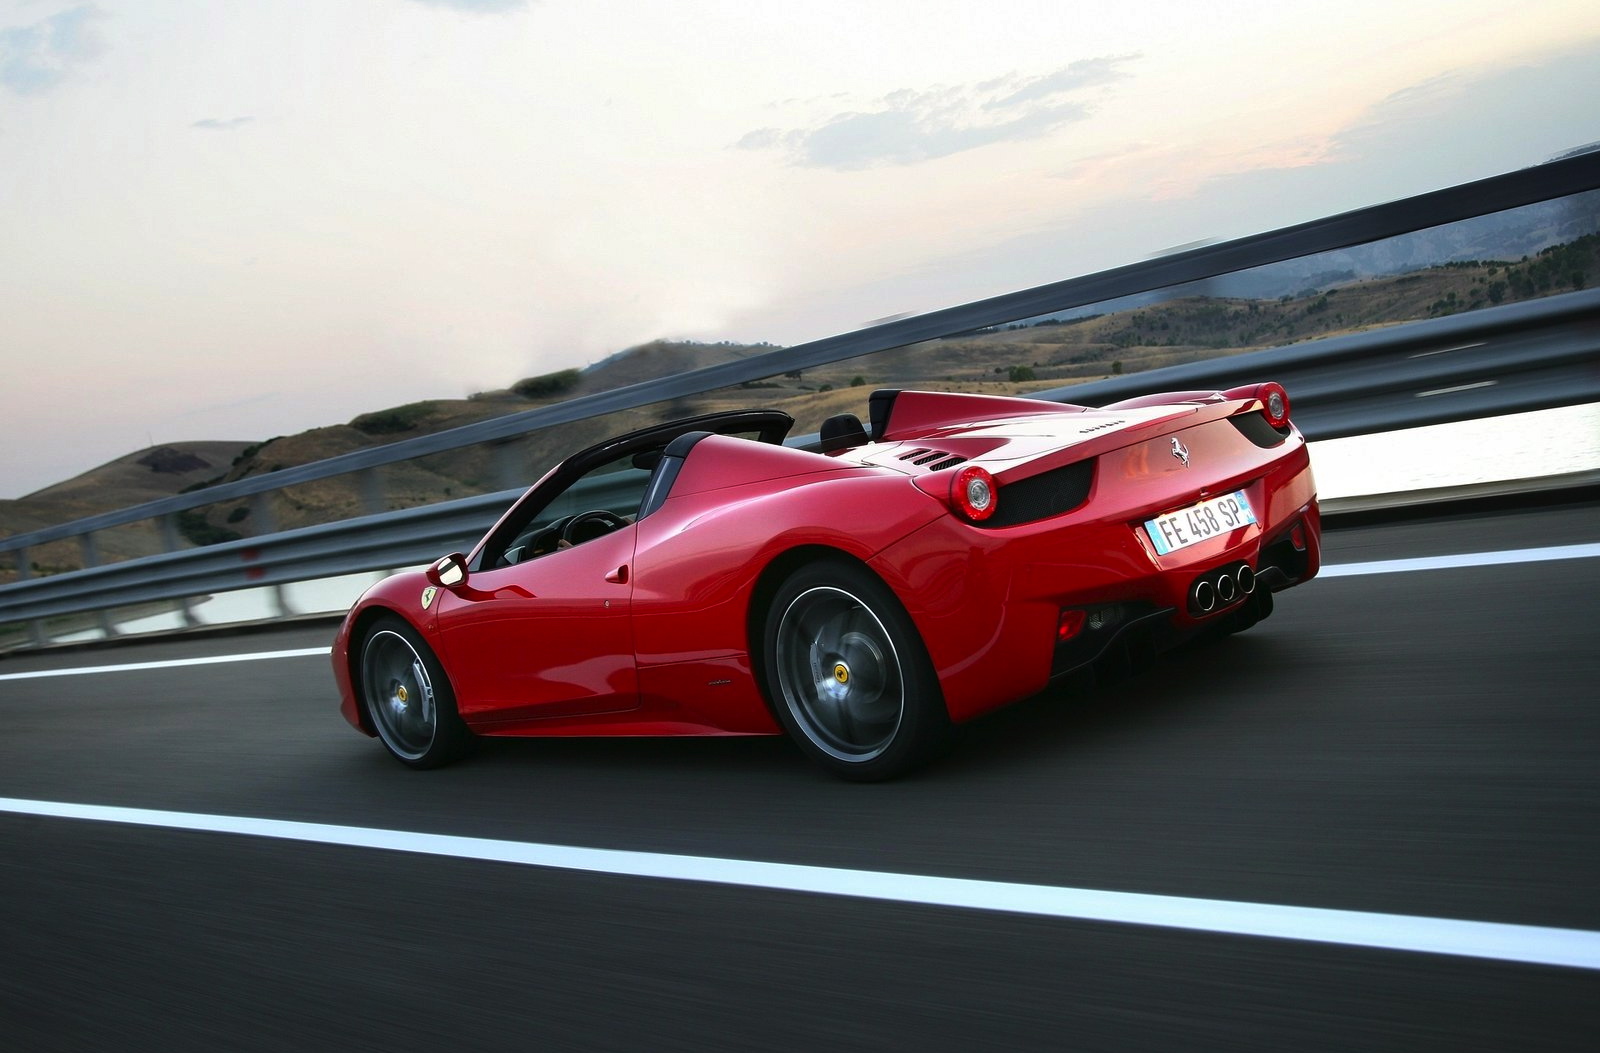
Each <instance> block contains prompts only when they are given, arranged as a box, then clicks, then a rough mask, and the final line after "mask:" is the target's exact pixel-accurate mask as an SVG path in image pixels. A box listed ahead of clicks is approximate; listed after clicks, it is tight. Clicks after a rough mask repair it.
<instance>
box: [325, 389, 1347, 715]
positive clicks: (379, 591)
mask: <svg viewBox="0 0 1600 1053" xmlns="http://www.w3.org/2000/svg"><path fill="white" fill-rule="evenodd" d="M1230 396H1232V397H1230ZM1169 398H1170V399H1171V400H1172V401H1170V402H1154V400H1152V399H1142V400H1139V401H1140V403H1144V404H1142V405H1135V404H1128V405H1123V406H1120V407H1114V408H1110V409H1105V410H1093V409H1085V408H1083V407H1075V406H1062V405H1056V404H1053V403H1044V402H1037V401H1033V400H1026V399H1011V398H997V397H986V396H963V395H944V394H933V393H925V392H900V393H898V395H897V396H895V397H894V398H893V400H892V412H890V413H889V415H888V417H887V420H886V421H885V422H883V423H884V425H885V426H883V427H881V428H880V429H879V435H878V441H874V442H861V443H857V444H855V445H853V446H851V447H849V448H846V449H843V450H839V451H836V452H833V453H831V454H819V453H813V452H808V451H805V450H797V449H791V448H787V447H782V446H775V445H770V444H763V443H755V442H752V441H750V440H748V439H743V438H735V437H732V436H728V435H712V436H709V437H706V438H704V439H702V440H700V441H698V442H697V443H696V444H694V445H693V448H692V450H691V451H690V452H689V453H688V455H687V456H686V457H685V458H684V459H683V460H682V465H681V469H680V470H679V471H678V474H677V476H676V478H675V480H674V481H672V483H671V489H670V491H668V492H667V496H666V498H665V500H664V501H663V502H661V503H660V504H659V506H658V507H655V508H654V509H653V510H651V511H648V512H647V514H645V515H644V516H643V517H642V518H640V519H639V520H638V521H637V522H630V523H628V524H627V525H626V526H623V527H621V528H619V529H615V530H614V531H613V532H611V533H607V534H605V535H604V536H601V537H597V538H595V539H593V540H589V541H586V542H584V543H582V544H579V545H577V546H576V547H573V548H570V549H563V550H560V551H551V552H548V553H547V554H544V555H540V556H538V558H536V559H532V560H530V561H528V562H522V563H516V564H514V565H510V566H504V567H495V568H481V567H480V568H478V569H474V570H473V571H472V572H471V573H470V574H469V575H468V577H467V580H466V581H465V582H464V583H462V584H460V585H457V586H453V587H435V588H434V593H433V595H432V596H430V597H429V600H430V602H429V603H427V604H426V605H424V600H423V597H424V591H425V590H428V589H430V585H429V581H428V578H427V577H426V576H425V574H424V573H423V572H422V571H411V572H406V573H402V574H399V575H396V576H394V577H391V578H388V579H386V580H385V581H383V582H381V583H379V584H378V585H376V586H374V587H373V588H372V589H371V590H369V591H368V592H367V593H366V595H364V596H363V597H362V598H361V599H360V600H359V601H358V603H357V604H356V606H355V607H354V608H353V609H352V610H351V612H350V615H349V616H348V617H347V618H346V620H345V622H344V624H343V625H342V626H341V628H340V630H339V633H338V636H337V638H336V640H335V644H334V649H333V666H334V673H335V678H336V681H337V683H338V686H339V690H340V694H341V701H342V704H341V712H342V713H343V715H344V717H345V719H346V720H348V721H349V722H350V723H351V724H352V725H354V726H356V727H358V728H361V729H362V730H364V731H366V732H367V733H369V734H371V733H372V728H371V727H370V726H368V723H367V717H366V715H365V714H364V713H363V712H362V707H361V706H360V705H359V704H358V698H359V694H360V692H359V690H358V685H356V684H355V683H354V676H355V671H354V669H353V663H352V659H351V655H352V648H359V644H360V640H361V637H362V634H363V631H364V627H365V626H366V625H367V624H368V623H369V622H370V620H371V619H372V618H373V617H374V616H377V615H381V614H383V613H393V614H398V615H399V616H401V617H402V618H404V619H405V620H406V621H407V622H409V623H410V624H411V625H412V626H413V627H414V628H415V629H417V631H418V632H419V633H421V634H422V636H423V637H424V638H425V639H426V641H427V642H428V643H429V645H430V646H432V647H433V648H434V650H435V651H436V652H437V654H438V656H439V658H440V660H441V662H442V663H443V666H444V668H445V669H446V670H447V671H448V675H449V679H450V684H451V687H452V689H453V691H454V694H455V697H456V701H457V706H458V709H459V712H460V714H461V716H462V718H463V719H464V720H465V721H466V723H467V724H468V726H469V727H470V728H471V729H472V730H473V731H475V732H478V733H480V734H491V735H528V734H538V735H592V734H607V735H618V734H622V735H683V734H696V735H703V734H733V735H749V734H777V733H779V731H780V728H779V725H778V723H777V722H776V721H775V719H774V717H773V714H772V711H771V709H770V708H769V706H768V704H767V701H766V697H765V693H764V687H763V685H762V683H761V677H760V675H759V673H758V668H759V666H760V664H761V659H760V654H759V650H760V632H761V625H762V620H763V618H764V616H765V613H766V612H765V609H764V607H763V606H762V605H763V603H764V602H765V599H766V595H767V593H768V592H769V591H770V589H771V587H772V585H773V583H774V581H775V580H779V579H781V577H782V575H783V574H784V573H785V572H786V570H790V569H793V567H794V566H796V565H797V564H798V563H799V562H803V561H804V560H806V559H808V558H812V557H813V556H815V555H816V554H819V553H823V552H834V553H840V554H843V555H844V556H847V557H849V558H851V559H853V560H856V561H858V562H860V563H862V564H864V565H865V566H867V567H869V568H870V569H871V570H872V571H874V572H875V573H876V574H877V575H878V576H879V577H880V578H881V579H882V580H883V582H884V583H885V584H887V585H888V587H889V588H890V590H891V591H892V592H893V593H894V595H895V596H896V597H897V598H898V599H899V601H900V603H901V604H902V605H903V606H904V608H905V610H906V612H907V613H908V614H909V615H910V618H911V620H912V622H913V623H914V624H915V627H916V629H917V631H918V633H919V634H920V636H921V638H922V643H923V644H924V646H925V647H926V650H927V652H928V655H929V657H930V658H931V660H932V664H933V667H934V669H935V671H936V673H937V676H938V680H939V684H940V686H941V688H942V690H943V694H944V701H945V705H946V707H947V708H948V710H949V714H950V716H951V718H952V719H954V720H956V721H961V720H967V719H970V718H972V717H974V716H977V715H979V714H981V713H983V712H986V711H988V710H991V709H993V708H995V707H997V706H1000V705H1003V704H1005V703H1007V702H1010V701H1013V700H1016V699H1019V698H1023V697H1026V696H1028V695H1032V694H1035V693H1037V692H1038V691H1039V690H1041V689H1043V688H1044V687H1045V686H1046V685H1047V684H1048V683H1049V682H1050V680H1051V679H1052V677H1053V676H1055V675H1059V674H1060V673H1061V672H1063V671H1064V669H1065V668H1067V667H1068V666H1070V665H1071V663H1072V662H1075V661H1076V660H1077V659H1076V658H1074V655H1076V654H1077V652H1076V651H1072V650H1071V649H1070V648H1069V649H1068V650H1067V651H1063V650H1062V647H1063V646H1065V645H1063V644H1062V643H1061V641H1060V640H1059V639H1058V632H1057V630H1058V626H1059V625H1061V624H1062V623H1063V619H1064V615H1063V611H1064V610H1066V609H1073V610H1085V611H1091V612H1096V613H1097V614H1099V615H1103V616H1104V617H1106V618H1111V617H1116V618H1125V619H1128V620H1129V626H1131V625H1132V623H1133V622H1134V621H1138V622H1139V624H1140V627H1141V628H1144V627H1146V626H1150V627H1156V628H1159V629H1160V630H1161V631H1162V632H1164V633H1168V634H1174V635H1176V636H1180V637H1181V636H1182V635H1183V634H1186V633H1192V632H1194V631H1197V630H1199V629H1201V628H1204V627H1205V625H1206V624H1208V623H1209V622H1210V621H1212V620H1213V619H1215V618H1218V617H1223V616H1225V612H1224V611H1223V609H1222V608H1220V607H1219V608H1218V609H1217V610H1216V611H1213V612H1210V613H1201V612H1199V611H1196V610H1195V609H1194V608H1193V605H1192V603H1190V602H1189V597H1190V593H1191V589H1192V588H1193V586H1194V583H1195V582H1196V581H1197V579H1198V577H1200V576H1203V575H1207V574H1214V573H1216V572H1218V571H1219V569H1223V568H1229V567H1235V566H1237V565H1239V564H1244V565H1246V566H1248V567H1250V568H1252V569H1253V570H1254V572H1255V574H1256V575H1257V576H1259V577H1260V578H1261V580H1263V581H1267V580H1268V579H1267V575H1268V574H1271V575H1273V577H1272V579H1271V581H1270V586H1271V587H1273V588H1275V589H1281V588H1286V587H1289V586H1291V585H1294V584H1299V583H1301V582H1304V581H1306V580H1309V579H1310V578H1311V577H1313V576H1315V574H1316V573H1317V570H1318V569H1319V567H1320V549H1319V537H1320V520H1319V516H1318V509H1317V503H1316V493H1315V484H1314V482H1313V479H1312V474H1311V467H1310V458H1309V456H1308V453H1307V451H1306V447H1305V443H1304V440H1303V439H1302V437H1301V436H1300V434H1299V433H1298V432H1297V431H1296V430H1295V429H1294V428H1293V426H1292V425H1289V424H1287V423H1284V424H1282V425H1281V426H1279V427H1277V428H1276V430H1275V431H1274V432H1272V433H1270V434H1269V433H1265V432H1262V430H1261V429H1262V428H1263V427H1265V426H1266V425H1264V424H1263V423H1262V422H1261V421H1260V418H1261V417H1262V416H1263V415H1264V413H1265V411H1264V409H1263V404H1262V402H1261V401H1260V400H1258V399H1255V398H1252V397H1249V396H1238V395H1237V393H1228V395H1218V394H1216V393H1191V392H1185V393H1181V394H1179V395H1175V396H1169ZM1184 399H1190V400H1192V401H1180V400H1184ZM1152 403H1153V404H1152ZM1249 417H1253V418H1256V419H1254V420H1246V419H1245V418H1249ZM1246 424H1248V425H1249V427H1245V426H1244V425H1246ZM1252 435H1254V438H1252ZM1180 448H1181V450H1182V451H1183V453H1182V456H1181V457H1180V456H1179V455H1178V453H1177V451H1178V450H1179V449H1180ZM934 456H936V457H937V459H935V460H932V461H930V457H934ZM952 459H959V461H960V464H959V465H957V464H956V463H954V460H952ZM930 464H931V465H932V467H931V468H930V467H929V465H930ZM965 465H977V466H980V467H982V468H984V469H986V470H987V471H988V472H990V473H992V476H993V477H994V479H995V480H996V481H997V484H998V499H997V500H998V507H999V508H1001V509H1005V508H1007V507H1008V500H1011V501H1015V500H1017V499H1018V498H1017V497H1015V496H1014V495H1019V494H1022V493H1023V492H1024V489H1026V488H1025V487H1024V488H1019V485H1020V484H1024V483H1027V482H1029V481H1032V483H1034V484H1048V485H1054V484H1053V483H1049V481H1050V480H1054V479H1056V478H1057V477H1058V476H1060V474H1061V473H1062V472H1063V471H1080V470H1082V473H1083V474H1081V475H1080V476H1079V478H1083V479H1087V480H1088V483H1087V490H1086V492H1085V493H1084V494H1083V496H1082V499H1081V500H1079V501H1077V503H1075V504H1073V505H1072V507H1070V508H1065V509H1059V510H1053V511H1051V513H1050V514H1047V515H1043V516H1040V517H1037V518H1031V519H1029V520H1027V521H1023V522H1017V523H1015V524H1014V525H1003V526H995V525H989V524H975V523H973V522H970V521H968V520H967V519H965V518H963V517H962V516H961V515H960V514H958V513H957V512H955V511H953V509H952V502H951V498H950V488H951V480H952V479H953V478H954V476H955V475H956V474H957V473H958V472H959V471H960V469H961V467H964V466H965ZM557 471H559V469H557ZM1089 472H1092V475H1090V474H1088V473H1089ZM1051 473H1055V474H1051ZM554 474H555V473H552V475H554ZM550 479H551V476H547V477H546V480H542V481H541V483H539V484H536V485H535V487H534V488H533V490H532V491H530V498H531V496H532V495H533V494H535V493H536V492H537V491H538V490H539V488H540V487H541V486H544V485H546V483H547V482H548V481H549V480H550ZM1235 491H1242V492H1243V493H1244V494H1245V496H1246V499H1247V500H1248V502H1249V504H1250V508H1251V509H1252V510H1253V512H1254V514H1255V517H1256V522H1255V523H1253V524H1245V525H1242V526H1239V527H1237V528H1235V529H1231V530H1227V531H1225V532H1222V533H1219V534H1217V535H1216V536H1213V537H1210V538H1209V539H1207V540H1204V541H1200V542H1198V543H1195V544H1191V545H1188V546H1187V547H1183V548H1179V549H1178V550H1176V551H1173V552H1170V553H1168V554H1167V555H1161V554H1159V552H1158V551H1157V548H1156V546H1155V545H1154V544H1153V543H1152V541H1151V539H1150V537H1149V536H1148V535H1147V533H1146V528H1145V526H1144V523H1145V522H1146V521H1147V520H1150V519H1152V518H1154V517H1156V516H1159V515H1163V514H1166V513H1170V512H1173V511H1174V510H1178V509H1183V508H1186V507H1188V506H1191V505H1194V504H1195V503H1196V502H1199V501H1202V500H1205V499H1207V498H1212V497H1218V496H1222V495H1227V494H1230V493H1233V492H1235ZM1029 492H1042V491H1041V490H1040V489H1039V487H1038V486H1037V485H1036V486H1034V488H1033V489H1032V490H1030V491H1029ZM530 498H525V499H524V500H529V499H530ZM514 511H515V510H513V511H512V512H508V513H507V519H503V520H502V525H497V527H496V528H495V531H501V530H502V529H503V526H504V524H506V523H507V521H508V520H509V518H510V517H512V516H513V515H514ZM495 531H491V533H490V535H488V536H487V537H486V539H485V541H483V542H480V543H479V545H478V546H477V548H475V549H474V552H473V553H472V556H471V557H470V559H471V560H472V561H476V560H480V559H481V558H482V557H483V552H484V547H485V545H486V544H487V543H488V541H489V538H493V537H495V536H496V532H495ZM1286 546H1287V547H1286ZM473 565H474V566H476V565H477V564H476V563H474V564H473ZM1263 587H1267V586H1263ZM1121 631H1122V629H1121V628H1117V627H1115V626H1113V628H1112V629H1108V630H1106V633H1107V635H1106V636H1105V646H1107V647H1109V646H1112V645H1113V644H1115V643H1117V642H1118V641H1119V640H1121V639H1122V638H1121V637H1120V636H1118V635H1116V634H1117V633H1119V632H1121ZM1072 646H1073V647H1077V648H1079V649H1080V650H1082V651H1083V654H1084V655H1087V659H1086V660H1093V659H1095V658H1096V657H1097V654H1098V652H1092V647H1095V646H1100V645H1099V644H1096V643H1092V642H1091V641H1087V640H1084V641H1079V642H1078V643H1076V644H1073V645H1072ZM1086 648H1089V650H1085V649H1086ZM1080 657H1081V656H1080ZM1063 663H1066V665H1064V664H1063Z"/></svg>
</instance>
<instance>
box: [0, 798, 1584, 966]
mask: <svg viewBox="0 0 1600 1053" xmlns="http://www.w3.org/2000/svg"><path fill="white" fill-rule="evenodd" d="M0 812H9V813H12V814H15V815H30V816H43V817H49V818H56V819H82V820H90V821H94V822H104V823H122V824H128V825H133V826H155V827H161V828H163V829H169V830H188V831H198V832H202V833H216V834H240V835H245V836H251V837H267V838H274V839H278V840H285V841H299V842H311V843H314V844H323V845H339V846H343V847H349V848H376V849H385V850H388V851H394V852H412V853H418V854H421V855H430V856H448V857H451V858H455V859H475V860H482V861H486V862H493V863H515V864H519V865H522V866H534V867H548V868H554V869H559V870H574V871H581V872H584V873H590V874H610V875H620V876H624V877H642V878H661V879H668V880H676V881H695V882H704V883H709V884H720V885H738V886H742V887H746V888H760V889H771V890H775V891H783V892H810V893H816V894H819V895H829V896H852V897H858V898H862V899H872V900H883V901H887V902H892V903H916V904H923V905H927V906H936V907H958V908H964V909H968V910H986V911H999V912H1003V913H1012V914H1032V915H1039V916H1043V917H1049V918H1066V919H1071V920H1076V921H1099V922H1112V923H1116V924H1124V925H1149V926H1155V927H1158V928H1169V929H1187V930H1192V931H1196V932H1211V933H1224V934H1229V935H1238V936H1259V937H1265V938H1268V939H1283V940H1304V941H1308V942H1312V943H1333V944H1343V945H1346V946H1352V947H1370V948H1376V949H1380V950H1394V951H1415V952H1419V953H1423V954H1443V955H1451V956H1455V957H1465V958H1487V959H1491V960H1494V961H1503V962H1529V963H1534V964H1538V965H1557V966H1565V967H1568V968H1574V969H1593V970H1600V932H1589V931H1587V930H1583V929H1559V928H1547V927H1544V926H1537V925H1507V924H1502V923H1499V922H1483V921H1459V920H1455V919H1450V918H1426V917H1416V916H1412V915H1405V914H1373V913H1367V912H1364V911H1348V910H1324V909H1322V908H1318V907H1292V906H1282V905H1277V904H1271V903H1240V902H1234V901H1230V900H1215V899H1191V898H1189V897H1186V896H1157V895H1150V894H1146V893H1138V892H1105V891H1097V890H1095V889H1080V888H1060V887H1056V886H1052V885H1023V884H1014V883H1011V882H1006V881H981V880H974V879H968V878H947V877H930V876H927V875H922V874H895V873H886V872H883V871H875V870H844V869H837V868H834V867H819V866H802V865H798V864H794V863H763V862H757V861H754V860H745V859H718V858H714V857H707V856H680V855H666V854H660V853H655V852H631V851H624V850H617V849H604V848H575V847H571V846H568V845H546V844H536V843H529V842H522V841H497V840H489V839H487V838H478V837H456V836H451V835H446V834H423V833H412V832H409V831H405V830H377V829H369V828H366V827H359V826H329V825H323V824H321V823H300V822H291V821H289V820H283V819H252V818H248V817H244V816H228V815H199V814H194V813H190V812H166V811H152V810H148V809H143V808H117V807H112V806H109V805H92V804H68V803H62V802H56V801H29V800H18V799H15V798H4V797H0Z"/></svg>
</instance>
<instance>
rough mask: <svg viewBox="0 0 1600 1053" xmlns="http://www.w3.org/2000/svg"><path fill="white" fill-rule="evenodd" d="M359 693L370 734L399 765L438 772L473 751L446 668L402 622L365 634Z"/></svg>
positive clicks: (380, 624) (379, 624)
mask: <svg viewBox="0 0 1600 1053" xmlns="http://www.w3.org/2000/svg"><path fill="white" fill-rule="evenodd" d="M359 690H360V693H361V704H362V705H363V707H365V709H366V714H367V719H368V720H369V721H370V722H371V725H372V729H373V730H374V731H376V732H377V733H378V738H379V740H380V741H382V743H383V745H384V747H385V748H387V749H388V751H389V752H390V754H392V755H393V756H394V758H395V759H396V760H398V761H399V762H400V763H402V764H405V765H407V766H409V767H412V768H437V767H439V766H440V765H443V764H449V763H450V762H451V761H453V760H457V759H459V758H460V757H462V756H463V755H465V754H466V752H467V751H468V749H470V748H471V745H472V732H470V731H469V730H467V726H466V724H464V723H463V722H462V720H461V717H460V715H459V714H458V713H457V712H456V697H455V692H453V691H452V690H451V689H450V678H449V677H448V676H447V675H446V674H445V671H444V666H442V665H440V664H439V659H438V658H437V657H436V656H435V655H434V653H433V649H432V648H430V647H429V646H428V645H427V643H426V642H424V641H423V639H422V637H421V635H419V634H418V633H417V631H416V630H415V629H413V628H412V627H411V626H410V625H408V624H406V623H405V622H404V621H402V620H401V619H399V618H395V617H385V618H381V619H379V620H378V621H376V622H374V623H373V624H372V627H371V628H370V629H369V630H368V631H367V634H366V636H365V638H363V640H362V642H361V665H360V688H359Z"/></svg>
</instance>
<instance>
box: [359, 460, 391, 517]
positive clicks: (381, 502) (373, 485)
mask: <svg viewBox="0 0 1600 1053" xmlns="http://www.w3.org/2000/svg"><path fill="white" fill-rule="evenodd" d="M356 477H357V478H358V479H359V480H360V481H361V507H362V508H363V509H364V510H365V511H366V512H367V514H368V515H377V514H378V513H379V512H382V511H383V510H384V509H385V508H386V507H387V506H388V502H387V500H386V499H385V495H384V492H383V476H381V475H379V474H378V469H376V468H363V469H362V470H361V471H360V472H358V473H357V474H356Z"/></svg>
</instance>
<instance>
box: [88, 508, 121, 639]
mask: <svg viewBox="0 0 1600 1053" xmlns="http://www.w3.org/2000/svg"><path fill="white" fill-rule="evenodd" d="M78 547H79V548H80V549H82V550H83V566H84V568H85V569H88V568H89V567H98V566H99V565H100V546H98V545H96V544H95V542H94V531H93V530H86V531H84V532H83V533H81V534H79V535H78ZM94 613H95V621H96V622H97V623H98V624H99V626H100V631H101V632H103V633H105V634H106V636H107V637H112V636H116V635H117V627H116V626H115V625H113V624H112V623H111V612H110V611H108V610H105V609H104V608H101V609H100V610H98V611H95V612H94Z"/></svg>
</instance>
